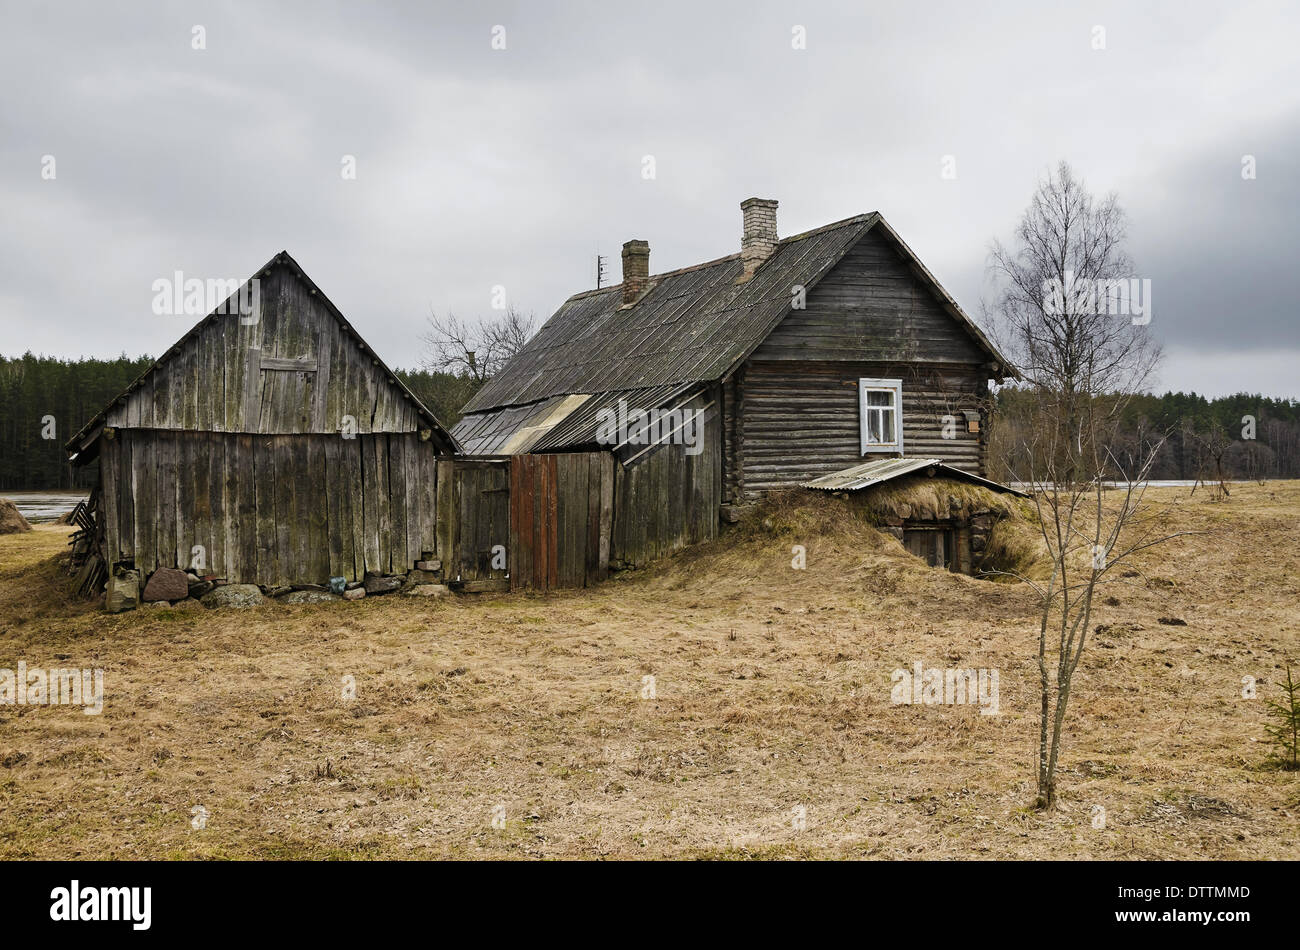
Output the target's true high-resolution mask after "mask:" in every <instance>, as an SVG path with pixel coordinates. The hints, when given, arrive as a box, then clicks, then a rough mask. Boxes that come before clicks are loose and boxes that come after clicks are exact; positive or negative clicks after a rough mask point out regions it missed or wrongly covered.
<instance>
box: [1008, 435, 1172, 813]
mask: <svg viewBox="0 0 1300 950" xmlns="http://www.w3.org/2000/svg"><path fill="white" fill-rule="evenodd" d="M1056 421H1057V420H1055V419H1051V420H1048V421H1047V424H1045V425H1042V426H1040V427H1038V428H1037V429H1036V430H1035V433H1036V434H1035V437H1034V441H1033V442H1032V443H1031V444H1029V445H1026V446H1025V450H1024V454H1025V457H1026V458H1027V459H1028V462H1027V471H1026V472H1025V473H1024V477H1023V478H1022V479H1021V480H1022V481H1024V482H1025V483H1026V484H1027V486H1028V488H1029V490H1030V493H1031V497H1032V499H1033V504H1034V507H1035V513H1036V516H1037V522H1038V529H1039V533H1040V536H1041V538H1042V541H1043V546H1044V548H1045V549H1046V550H1047V553H1048V558H1049V561H1050V564H1051V573H1050V575H1049V577H1048V579H1047V580H1046V581H1045V582H1040V581H1035V580H1032V579H1030V578H1028V577H1025V576H1024V575H1021V574H1015V576H1016V577H1018V578H1019V579H1020V580H1022V581H1024V582H1025V583H1026V584H1028V585H1029V586H1030V587H1031V588H1032V589H1033V590H1034V592H1035V593H1036V594H1037V596H1038V601H1039V629H1038V655H1037V661H1038V674H1039V698H1040V710H1039V742H1038V770H1037V796H1036V799H1035V805H1036V806H1037V807H1039V808H1050V807H1052V806H1053V805H1054V804H1055V802H1056V769H1057V764H1058V762H1059V761H1060V752H1061V735H1062V730H1063V728H1064V725H1065V717H1066V710H1067V709H1068V707H1069V702H1070V694H1071V691H1072V689H1073V685H1074V675H1075V672H1076V671H1077V670H1078V667H1079V661H1080V659H1082V657H1083V651H1084V647H1085V645H1086V644H1087V641H1088V633H1089V631H1090V630H1091V629H1092V620H1093V613H1094V605H1095V603H1097V591H1098V590H1099V589H1100V588H1102V587H1104V586H1107V585H1110V584H1118V583H1125V577H1124V575H1125V574H1135V573H1136V572H1133V571H1120V570H1119V568H1120V566H1121V565H1123V564H1125V563H1126V562H1129V561H1130V560H1131V559H1132V557H1133V555H1135V554H1137V553H1138V552H1140V551H1144V550H1146V549H1147V548H1151V547H1154V546H1155V545H1157V544H1161V543H1163V542H1165V541H1168V540H1170V539H1171V538H1174V537H1177V536H1179V534H1183V533H1187V532H1177V533H1173V534H1165V533H1162V530H1161V524H1162V518H1161V517H1160V516H1159V514H1158V513H1154V512H1150V511H1147V510H1146V509H1145V508H1144V505H1143V501H1144V498H1145V494H1146V488H1147V478H1148V475H1149V473H1150V471H1151V466H1152V464H1153V463H1154V462H1155V460H1156V457H1157V456H1158V454H1159V452H1160V447H1161V445H1162V444H1163V441H1164V440H1163V439H1156V440H1153V441H1147V442H1144V443H1143V444H1142V445H1141V446H1140V448H1138V449H1137V450H1136V451H1134V450H1133V449H1130V450H1129V451H1128V452H1127V453H1126V454H1125V457H1124V458H1120V457H1118V456H1116V455H1115V454H1114V453H1111V452H1109V450H1107V449H1105V448H1104V447H1103V446H1102V444H1101V443H1102V441H1103V440H1100V439H1094V440H1093V441H1092V442H1091V444H1090V448H1091V449H1092V450H1093V451H1094V452H1096V453H1098V456H1100V454H1101V453H1103V452H1105V453H1106V454H1107V458H1106V459H1105V460H1103V459H1102V458H1100V457H1096V458H1093V459H1089V460H1087V461H1086V462H1083V461H1082V460H1079V459H1077V458H1075V457H1074V456H1075V452H1074V451H1073V448H1074V446H1073V444H1071V445H1070V446H1068V447H1064V449H1063V447H1062V446H1060V445H1058V444H1056V441H1057V440H1059V439H1060V438H1062V437H1066V438H1069V435H1070V434H1069V433H1068V431H1067V430H1066V429H1064V428H1063V427H1060V426H1058V425H1054V424H1053V423H1055V422H1056ZM1093 434H1094V435H1095V434H1096V432H1095V430H1093ZM1070 441H1071V443H1073V439H1070ZM1083 468H1086V469H1088V470H1091V471H1093V472H1095V474H1094V475H1093V476H1092V477H1091V478H1090V479H1088V480H1087V481H1083V480H1081V479H1080V478H1079V477H1078V474H1077V473H1078V472H1079V471H1080V470H1081V469H1083ZM1108 476H1109V478H1108ZM1108 482H1109V485H1110V486H1113V487H1114V488H1115V489H1117V490H1116V491H1107V488H1108Z"/></svg>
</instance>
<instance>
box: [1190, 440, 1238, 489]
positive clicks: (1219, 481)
mask: <svg viewBox="0 0 1300 950" xmlns="http://www.w3.org/2000/svg"><path fill="white" fill-rule="evenodd" d="M1192 438H1193V439H1195V440H1196V445H1197V447H1198V448H1199V449H1200V451H1199V452H1198V459H1199V464H1198V465H1197V466H1196V481H1195V482H1194V483H1193V485H1192V490H1191V492H1190V495H1195V494H1196V489H1197V488H1198V487H1199V486H1200V485H1201V483H1202V482H1205V481H1207V479H1206V477H1205V470H1206V468H1208V467H1209V463H1210V462H1213V463H1214V477H1215V481H1216V484H1215V486H1214V491H1213V495H1212V497H1213V499H1214V501H1222V500H1223V499H1225V498H1227V497H1229V495H1230V494H1231V492H1229V491H1228V477H1227V475H1225V474H1224V472H1223V456H1224V455H1225V454H1226V453H1227V451H1228V449H1229V447H1230V446H1231V445H1232V440H1231V439H1229V438H1228V433H1227V432H1226V431H1224V428H1223V426H1222V425H1220V424H1219V422H1218V421H1217V420H1212V421H1211V422H1210V424H1209V425H1208V426H1206V428H1205V429H1204V430H1199V431H1198V430H1192Z"/></svg>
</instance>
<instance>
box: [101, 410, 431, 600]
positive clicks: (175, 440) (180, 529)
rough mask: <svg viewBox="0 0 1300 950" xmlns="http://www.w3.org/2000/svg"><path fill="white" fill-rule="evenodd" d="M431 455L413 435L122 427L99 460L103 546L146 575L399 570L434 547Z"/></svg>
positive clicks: (258, 580) (260, 580)
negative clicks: (198, 563) (197, 551)
mask: <svg viewBox="0 0 1300 950" xmlns="http://www.w3.org/2000/svg"><path fill="white" fill-rule="evenodd" d="M436 464H437V459H436V456H435V453H434V448H433V446H432V445H431V444H430V443H428V442H422V441H421V440H420V436H419V434H418V433H416V432H404V433H391V434H385V433H377V434H373V435H360V436H358V437H357V438H355V439H344V438H341V437H339V436H337V435H329V436H326V435H299V436H293V435H276V436H258V435H248V434H234V433H217V432H178V431H164V430H133V429H120V430H117V431H116V432H115V434H114V437H113V438H106V439H105V442H104V444H103V446H102V449H101V454H100V477H101V485H102V487H103V491H104V495H105V508H104V510H105V518H106V520H107V525H106V547H107V551H108V552H109V557H110V558H111V559H112V560H114V561H117V560H122V559H132V560H134V562H135V566H136V567H137V568H138V569H140V570H142V571H144V572H145V574H146V575H147V574H148V573H149V572H151V571H153V570H154V569H155V568H157V567H186V566H188V565H189V564H190V563H191V562H192V557H193V552H194V547H195V546H196V545H201V546H202V547H203V548H204V553H205V558H204V560H205V565H206V568H205V572H206V573H210V574H216V575H218V576H221V577H225V578H227V579H228V580H230V581H231V582H232V583H251V584H264V585H280V584H306V583H311V584H323V583H325V581H326V580H327V579H328V578H330V577H337V576H341V577H346V578H348V579H349V580H359V579H361V577H362V576H363V575H364V573H365V572H366V571H381V572H383V573H395V574H396V573H404V572H406V571H409V570H410V569H411V567H412V566H413V564H414V562H415V561H417V560H419V559H420V558H421V557H422V556H423V555H424V553H425V552H429V553H430V554H432V553H433V552H434V551H435V550H436V547H437V537H436V534H437V532H436V528H437V520H436V519H437V509H436V498H437V469H436Z"/></svg>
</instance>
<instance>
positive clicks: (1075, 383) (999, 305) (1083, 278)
mask: <svg viewBox="0 0 1300 950" xmlns="http://www.w3.org/2000/svg"><path fill="white" fill-rule="evenodd" d="M1125 232H1126V226H1125V216H1124V212H1123V210H1122V209H1121V208H1120V206H1119V201H1118V198H1117V197H1116V196H1115V195H1114V194H1113V193H1112V194H1110V195H1107V196H1106V197H1105V198H1104V199H1101V200H1098V199H1095V198H1094V197H1093V196H1092V194H1091V193H1089V191H1088V190H1087V187H1086V186H1085V184H1084V182H1083V181H1081V180H1079V179H1077V178H1075V176H1074V173H1073V172H1072V171H1071V169H1070V166H1069V165H1068V164H1066V163H1065V162H1061V163H1060V165H1058V167H1057V169H1056V172H1055V173H1054V174H1052V173H1049V174H1048V176H1047V177H1046V178H1045V179H1043V180H1042V181H1041V182H1039V185H1038V188H1037V190H1036V191H1035V192H1034V196H1033V198H1032V199H1031V201H1030V204H1029V207H1028V208H1027V209H1026V210H1025V213H1024V215H1023V216H1022V217H1021V219H1020V222H1019V224H1018V225H1017V227H1016V232H1015V241H1014V242H1013V244H1012V245H1011V246H1009V247H1008V246H1005V245H1003V244H1002V243H1001V242H996V241H995V242H994V245H993V249H992V252H991V254H990V266H991V269H992V271H993V274H994V277H995V279H997V280H998V282H999V285H1000V286H999V295H998V297H997V299H996V302H995V304H994V306H993V308H992V312H991V313H988V311H987V309H986V315H987V316H988V317H989V319H990V322H991V324H992V327H991V329H992V333H993V337H994V339H995V340H996V342H997V343H998V346H999V348H1000V349H1001V350H1002V352H1003V353H1005V354H1006V355H1007V358H1008V359H1010V360H1011V361H1012V362H1013V363H1014V364H1015V365H1016V368H1017V369H1018V370H1019V371H1020V373H1021V376H1022V377H1023V379H1024V381H1025V384H1026V385H1027V386H1028V387H1029V388H1031V389H1032V390H1034V391H1035V392H1036V394H1037V395H1038V396H1039V397H1040V398H1042V399H1047V400H1050V401H1051V402H1053V403H1055V411H1054V413H1053V416H1054V418H1055V419H1056V420H1058V421H1057V423H1056V424H1059V425H1060V426H1062V427H1063V428H1064V429H1065V430H1066V432H1068V433H1070V435H1071V437H1072V439H1073V441H1074V444H1075V451H1074V452H1073V453H1072V454H1073V455H1074V456H1075V457H1076V460H1077V461H1079V462H1082V461H1084V460H1085V459H1087V458H1089V457H1090V455H1091V454H1090V453H1088V452H1086V451H1083V449H1084V443H1085V442H1087V441H1088V438H1089V437H1088V434H1087V432H1086V431H1085V430H1086V428H1087V427H1088V426H1090V425H1091V424H1093V423H1095V422H1097V421H1099V420H1097V418H1096V416H1095V413H1096V411H1097V410H1098V409H1099V408H1102V407H1103V406H1102V404H1099V403H1098V402H1097V401H1096V400H1095V399H1094V398H1093V397H1095V396H1099V395H1101V394H1109V393H1135V392H1139V391H1141V390H1142V389H1144V388H1145V387H1146V386H1147V384H1148V383H1149V382H1150V380H1151V377H1152V374H1153V373H1154V371H1155V369H1156V367H1157V365H1158V364H1159V362H1160V358H1161V350H1160V346H1159V344H1158V343H1157V342H1156V341H1155V339H1154V338H1153V337H1152V336H1151V334H1150V332H1149V331H1148V326H1147V325H1148V323H1149V321H1150V316H1151V312H1150V308H1151V300H1150V297H1149V295H1148V296H1147V298H1146V299H1145V300H1135V299H1134V298H1133V296H1132V294H1131V289H1132V288H1133V287H1134V286H1135V283H1134V280H1132V279H1131V278H1132V277H1133V274H1132V262H1131V261H1130V260H1129V258H1128V255H1127V254H1126V253H1125V252H1124V248H1123V242H1124V238H1125ZM1139 286H1140V285H1139ZM1121 297H1122V298H1123V299H1120V298H1121ZM1139 309H1140V310H1141V311H1142V312H1141V313H1138V312H1136V311H1137V310H1139ZM1117 311H1120V312H1117ZM1124 311H1127V312H1124ZM1104 408H1105V409H1107V410H1108V411H1120V410H1122V408H1123V403H1122V401H1114V400H1112V401H1109V402H1107V403H1105V404H1104ZM1061 444H1062V446H1064V445H1065V441H1064V440H1062V441H1061ZM1065 474H1072V473H1065ZM1079 474H1081V475H1082V476H1083V477H1084V479H1085V481H1086V480H1088V478H1089V477H1090V476H1091V475H1092V474H1094V473H1089V472H1083V473H1079Z"/></svg>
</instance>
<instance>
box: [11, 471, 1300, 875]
mask: <svg viewBox="0 0 1300 950" xmlns="http://www.w3.org/2000/svg"><path fill="white" fill-rule="evenodd" d="M1207 494H1208V493H1206V492H1203V491H1201V492H1197V494H1196V496H1195V498H1191V499H1189V497H1188V492H1187V489H1185V488H1182V489H1153V490H1152V491H1151V493H1150V496H1149V497H1150V499H1151V500H1153V501H1154V502H1155V503H1156V505H1157V506H1158V507H1161V508H1163V509H1164V510H1165V513H1166V516H1167V519H1168V521H1169V523H1170V524H1171V525H1172V526H1173V527H1174V528H1176V529H1178V530H1195V531H1203V532H1207V533H1205V534H1200V535H1196V536H1191V537H1183V538H1179V539H1176V540H1175V541H1173V542H1171V543H1169V544H1168V545H1167V546H1165V547H1163V548H1160V549H1156V550H1155V551H1152V552H1149V553H1147V554H1146V555H1145V556H1143V557H1142V558H1141V559H1140V560H1139V561H1138V562H1137V567H1138V568H1139V569H1140V573H1139V574H1138V575H1137V576H1135V577H1131V578H1128V579H1127V580H1126V582H1125V583H1124V584H1122V585H1117V586H1115V587H1113V588H1110V589H1108V591H1107V596H1108V597H1110V598H1112V599H1113V602H1109V603H1106V604H1104V605H1102V606H1101V607H1100V608H1099V609H1098V612H1097V614H1096V615H1095V617H1094V623H1095V625H1096V626H1097V631H1096V633H1095V635H1094V636H1093V637H1092V639H1091V642H1090V644H1089V647H1088V649H1087V652H1086V653H1085V655H1084V658H1083V663H1082V665H1081V667H1080V671H1079V675H1078V677H1077V679H1076V686H1075V696H1074V698H1073V700H1072V703H1071V708H1070V713H1071V714H1070V719H1069V721H1068V724H1067V735H1066V740H1065V745H1064V750H1063V760H1062V772H1061V776H1060V806H1059V807H1058V808H1057V809H1055V810H1052V811H1049V812H1045V813H1040V812H1035V811H1033V810H1032V809H1031V808H1030V807H1029V806H1030V804H1031V802H1032V799H1033V792H1034V788H1033V777H1034V767H1035V757H1036V737H1037V718H1036V716H1037V693H1036V690H1037V679H1036V668H1035V665H1034V659H1033V658H1034V650H1035V644H1036V625H1035V623H1036V622H1035V619H1034V603H1033V600H1032V597H1031V595H1030V592H1029V591H1028V590H1027V588H1026V587H1025V586H1024V585H1022V584H1004V583H990V582H987V581H981V580H975V579H972V578H968V577H963V576H957V575H952V574H948V573H946V572H943V571H936V570H931V569H929V568H926V567H925V566H923V565H922V564H921V562H919V561H918V560H916V559H914V558H912V557H910V556H909V555H907V554H905V553H904V552H903V551H902V548H901V547H900V546H899V545H898V544H897V543H896V542H894V541H893V540H892V539H889V540H886V539H885V538H884V537H883V536H882V535H879V534H877V533H876V532H875V531H874V530H872V529H870V528H868V527H866V526H864V525H861V524H860V523H857V522H854V521H852V520H851V519H849V518H847V517H846V516H845V514H844V511H843V510H842V506H840V507H837V503H836V502H834V501H833V500H826V501H825V502H823V503H818V504H815V505H814V506H813V507H812V508H811V509H809V510H808V511H807V512H803V513H802V514H800V513H799V512H795V513H794V514H795V517H793V518H792V519H789V520H783V519H779V518H774V519H773V520H772V523H771V524H770V526H769V527H764V526H763V525H762V524H756V525H752V526H750V527H748V528H744V527H742V528H740V529H736V530H735V532H734V533H733V534H732V535H730V536H728V538H726V539H725V540H722V541H719V542H716V543H714V544H710V545H707V546H703V547H701V548H698V549H693V550H690V551H686V552H683V553H682V554H681V555H680V556H679V557H677V558H674V559H672V560H670V561H667V562H665V563H663V564H661V565H659V566H658V567H656V568H654V569H652V570H649V571H642V572H638V573H635V574H631V575H624V576H621V577H619V578H617V579H615V580H613V581H611V582H609V583H608V584H606V585H604V586H602V587H600V588H598V589H595V590H591V591H585V592H584V591H578V592H565V593H557V594H551V595H545V596H521V595H511V596H506V595H481V596H477V597H473V596H470V597H463V598H453V599H449V600H445V601H428V600H425V599H423V598H401V597H398V596H389V597H384V598H370V599H366V600H363V601H360V602H357V603H338V604H327V605H320V606H285V605H281V604H278V603H275V604H268V605H265V606H263V607H260V608H255V609H252V610H247V611H237V610H221V611H206V610H204V609H203V608H202V607H197V606H196V607H195V608H194V609H168V610H163V609H151V608H146V609H142V610H139V611H136V612H134V613H130V614H125V615H121V616H115V617H113V616H107V615H104V614H103V613H101V612H100V611H99V610H98V609H97V606H96V605H94V604H91V603H85V602H75V603H72V602H69V601H68V599H67V593H66V589H65V586H64V585H65V583H66V579H65V578H64V577H63V576H62V575H61V574H60V573H59V572H58V567H57V564H56V561H55V559H56V557H57V556H58V555H59V553H60V552H61V551H62V550H63V548H64V543H65V539H66V532H67V530H68V529H66V528H55V527H38V528H37V529H36V530H34V531H33V532H31V533H29V534H23V535H12V536H6V537H0V667H7V668H13V667H14V666H15V665H16V663H17V662H18V661H19V660H24V661H26V663H27V664H28V666H29V667H100V668H102V669H103V670H104V671H105V706H104V710H103V713H102V715H99V716H87V715H83V714H82V712H81V711H80V709H77V708H67V707H31V706H26V707H18V706H0V858H6V859H13V858H52V859H60V858H308V859H313V858H468V859H474V858H670V857H673V858H726V859H747V858H803V857H810V858H906V859H942V858H955V857H960V858H972V857H974V858H981V857H982V858H1012V859H1014V858H1077V859H1088V858H1137V859H1158V858H1194V859H1195V858H1245V859H1269V858H1294V857H1295V856H1296V855H1297V854H1300V773H1287V772H1282V771H1278V770H1276V769H1274V768H1271V767H1269V766H1267V765H1266V762H1265V759H1266V745H1265V743H1264V741H1263V737H1264V730H1263V724H1264V720H1265V715H1264V708H1263V702H1262V699H1261V698H1262V697H1264V696H1269V695H1276V689H1277V686H1276V684H1277V681H1278V679H1279V676H1280V675H1281V674H1283V669H1284V666H1285V663H1286V661H1287V660H1288V659H1289V660H1290V661H1291V662H1292V663H1293V664H1294V663H1298V662H1300V517H1298V514H1300V482H1286V483H1270V484H1268V485H1266V486H1263V487H1261V486H1257V485H1238V486H1235V487H1234V490H1233V493H1232V497H1231V498H1230V499H1229V500H1228V501H1226V502H1223V503H1218V504H1215V503H1212V502H1210V500H1209V498H1208V497H1207ZM787 513H788V512H787ZM793 544H803V545H805V546H806V547H807V552H808V555H807V556H808V564H807V569H806V570H803V571H795V570H792V569H791V566H790V562H791V546H792V545H793ZM1162 618H1163V619H1164V620H1165V621H1167V622H1161V619H1162ZM1168 621H1175V622H1176V621H1182V622H1184V623H1185V626H1184V625H1181V624H1177V623H1170V622H1168ZM916 661H921V662H923V663H924V664H925V666H927V667H932V666H938V667H973V668H987V669H997V670H999V672H1000V714H999V715H997V716H984V715H980V714H979V710H978V707H976V706H971V705H966V706H942V705H937V706H896V705H892V704H891V702H890V690H891V672H892V671H893V670H894V669H896V668H911V666H912V664H913V663H915V662H916ZM347 675H350V676H353V677H355V682H356V697H355V699H353V700H350V701H349V700H345V699H343V697H342V689H341V681H342V678H343V677H344V676H347ZM648 675H652V676H654V678H655V696H654V698H643V697H642V692H643V679H642V678H643V677H644V676H648ZM1245 676H1253V677H1255V679H1256V680H1257V681H1258V683H1259V694H1260V697H1261V698H1257V699H1253V700H1250V699H1243V698H1242V695H1241V693H1242V677H1245ZM195 806H202V807H203V808H204V809H206V810H207V813H208V815H209V818H208V820H207V824H206V827H203V828H199V829H196V828H194V827H192V824H191V817H192V809H193V808H195ZM1097 806H1100V807H1101V808H1104V809H1105V814H1106V821H1105V827H1104V828H1094V827H1093V821H1092V816H1093V814H1094V809H1095V808H1096V807H1097ZM497 809H501V810H502V811H503V813H504V817H505V821H504V827H494V825H493V815H494V811H495V812H496V814H498V815H500V814H502V811H497ZM799 809H802V812H800V811H798V810H799ZM797 814H803V815H805V816H806V826H805V827H802V828H801V827H797V826H798V825H799V824H800V823H799V822H798V821H796V820H795V816H796V815H797Z"/></svg>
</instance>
